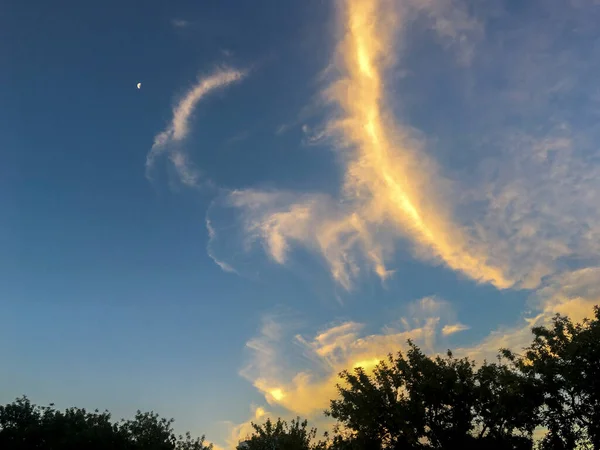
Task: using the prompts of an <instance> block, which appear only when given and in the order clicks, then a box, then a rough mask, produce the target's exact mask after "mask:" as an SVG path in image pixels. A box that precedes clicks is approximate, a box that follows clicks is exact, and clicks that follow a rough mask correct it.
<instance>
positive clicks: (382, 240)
mask: <svg viewBox="0 0 600 450" xmlns="http://www.w3.org/2000/svg"><path fill="white" fill-rule="evenodd" d="M432 5H437V3H436V2H432ZM432 11H437V9H435V8H434V9H432ZM432 14H433V12H432ZM399 15H400V14H399V12H398V11H396V10H395V9H394V4H393V2H390V1H386V0H347V1H345V2H344V3H343V7H342V8H341V9H340V11H339V17H340V19H341V22H342V24H343V29H344V30H345V31H344V32H343V33H342V38H341V40H340V42H339V45H338V50H337V52H336V56H335V59H334V64H333V66H334V67H335V68H337V70H338V73H339V76H338V78H337V79H336V81H334V82H333V83H332V84H331V85H330V86H329V87H328V88H327V89H326V90H325V92H324V93H323V96H324V98H325V99H326V101H327V102H328V103H329V104H331V105H332V106H333V109H334V114H333V118H332V119H331V120H330V121H329V122H328V125H327V126H326V127H325V129H326V132H327V135H328V136H329V138H330V139H331V142H333V143H334V144H335V146H336V148H337V149H338V150H339V153H340V156H341V159H342V160H343V165H344V173H345V175H344V184H343V187H342V189H341V196H340V198H339V199H334V198H332V197H328V196H325V195H320V194H314V195H300V194H298V195H297V196H296V198H294V195H293V194H292V193H279V194H276V193H272V192H271V193H266V192H259V191H256V190H249V191H235V192H233V193H232V194H231V198H230V199H229V200H228V201H227V202H225V206H228V207H232V206H233V207H236V208H239V209H241V210H242V211H243V213H244V214H245V215H246V217H247V219H246V220H245V221H244V224H245V226H246V232H247V234H248V235H249V236H250V238H251V239H259V240H262V241H263V242H264V247H265V250H266V251H267V253H268V254H269V255H270V256H271V258H272V259H273V260H274V261H275V262H277V263H280V264H283V263H285V262H286V259H287V255H288V253H289V251H290V248H291V244H292V243H296V244H301V245H304V246H306V247H308V248H310V249H312V250H313V251H315V252H317V253H318V254H320V255H321V256H322V257H324V258H325V260H326V261H327V263H328V265H329V268H330V272H331V275H332V277H333V278H334V280H336V281H337V282H338V283H339V284H340V285H341V286H342V287H344V288H345V289H351V288H352V284H353V279H354V278H356V277H357V276H358V274H359V272H360V271H361V270H360V269H361V265H366V266H367V267H369V269H370V270H372V271H374V272H375V273H376V274H377V275H378V276H379V277H380V278H381V279H385V278H386V277H387V276H389V274H390V273H391V272H390V270H388V269H387V267H386V259H387V257H388V256H389V253H390V249H391V248H392V247H393V245H391V244H393V242H394V241H395V240H397V238H398V237H399V236H403V237H406V238H408V239H409V240H410V241H411V242H412V243H413V244H414V246H415V252H416V254H417V255H418V256H419V257H421V258H423V259H427V260H429V261H433V262H435V263H443V264H445V265H447V266H448V267H450V268H451V269H453V270H456V271H459V272H461V273H463V274H465V275H466V276H468V277H470V278H472V279H474V280H476V281H478V282H489V283H492V284H494V285H495V286H497V287H499V288H507V287H510V286H512V285H513V283H514V281H513V280H512V279H510V278H507V277H506V276H505V274H504V272H503V270H502V269H500V268H498V267H496V266H494V265H493V264H492V263H490V262H489V260H488V257H487V254H486V251H485V248H484V247H483V246H480V245H476V244H475V243H474V242H472V240H471V239H470V238H469V236H468V234H466V233H465V232H464V230H463V229H462V228H461V226H460V225H459V224H457V223H455V221H454V220H453V219H452V215H451V211H450V210H449V208H448V207H447V206H446V205H447V199H446V198H445V197H444V196H441V195H440V192H443V191H444V190H445V189H446V188H447V182H446V181H444V180H443V179H442V177H441V176H440V175H439V173H438V170H437V168H436V167H435V164H434V163H433V162H432V161H431V160H430V159H429V158H427V156H426V155H425V153H424V152H423V149H422V148H421V147H420V145H419V144H418V142H417V141H416V139H414V138H413V137H412V136H411V133H410V132H409V131H408V129H405V128H403V127H400V126H398V125H397V124H396V123H395V121H394V119H393V117H392V114H391V112H390V109H389V107H388V105H387V104H386V97H387V93H386V90H385V82H384V78H385V74H386V72H387V71H388V70H389V69H390V68H391V67H392V66H393V64H394V59H395V58H394V55H395V54H396V49H395V48H394V43H395V41H396V39H395V38H396V35H397V34H398V29H401V28H402V27H401V25H402V24H401V19H402V17H399ZM436 24H438V26H439V28H440V29H441V30H442V31H443V33H442V34H443V35H449V36H454V37H456V36H459V35H460V33H459V31H457V30H461V29H462V28H464V27H462V28H461V27H458V28H452V27H451V26H450V25H451V24H450V23H447V24H445V25H443V26H442V24H441V22H440V21H439V20H437V21H436ZM436 29H437V28H436ZM438 31H439V30H438ZM258 197H261V198H263V199H265V198H267V197H270V198H271V199H273V202H271V203H268V202H256V201H255V200H256V198H258ZM283 197H285V198H288V199H290V203H289V204H282V202H281V198H283ZM359 259H360V260H361V261H362V264H361V262H359ZM365 261H366V263H365Z"/></svg>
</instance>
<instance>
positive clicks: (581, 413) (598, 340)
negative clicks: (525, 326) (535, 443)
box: [503, 306, 600, 450]
mask: <svg viewBox="0 0 600 450" xmlns="http://www.w3.org/2000/svg"><path fill="white" fill-rule="evenodd" d="M532 332H533V335H534V340H533V342H532V344H531V345H530V346H529V347H527V348H525V349H524V353H523V354H522V355H518V354H516V353H514V352H512V351H510V350H508V349H505V350H503V354H504V355H505V356H507V357H508V358H509V359H510V360H511V361H512V362H513V363H514V364H515V367H516V368H518V370H519V371H521V372H522V373H523V374H526V375H527V376H528V377H529V378H531V379H533V380H535V382H536V383H537V385H538V389H539V390H540V391H541V392H542V393H543V394H542V395H543V407H542V409H541V411H540V421H541V424H542V425H543V426H545V427H546V428H547V429H548V434H547V435H546V437H545V438H544V441H543V442H542V446H541V447H542V448H543V449H557V450H558V449H565V450H567V449H568V450H570V449H575V448H578V447H582V446H586V445H587V446H591V447H592V448H594V449H595V450H600V309H599V308H598V306H596V307H595V308H594V318H593V319H592V320H588V319H585V320H584V321H583V323H573V322H572V321H571V320H570V319H568V318H567V317H563V316H559V315H557V316H555V317H554V319H553V321H552V325H551V326H550V327H545V326H541V327H536V328H533V329H532Z"/></svg>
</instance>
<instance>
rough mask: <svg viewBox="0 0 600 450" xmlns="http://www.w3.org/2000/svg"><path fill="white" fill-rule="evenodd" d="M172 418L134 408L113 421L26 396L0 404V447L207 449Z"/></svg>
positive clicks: (9, 449)
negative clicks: (177, 430)
mask: <svg viewBox="0 0 600 450" xmlns="http://www.w3.org/2000/svg"><path fill="white" fill-rule="evenodd" d="M172 424H173V420H166V419H161V418H160V417H159V416H158V414H155V413H153V412H151V413H142V412H140V411H138V412H137V414H136V416H135V417H134V419H132V420H126V421H125V420H123V421H121V422H116V423H115V422H112V421H111V415H110V414H109V413H108V412H103V413H99V412H98V411H97V410H96V411H94V412H91V413H90V412H87V411H86V410H85V409H81V408H68V409H66V410H65V411H64V412H62V411H58V410H56V409H54V405H52V404H50V405H49V406H42V407H40V406H36V405H33V404H32V403H31V402H30V401H29V399H27V397H21V398H18V399H16V400H15V401H14V402H13V403H10V404H8V405H5V406H0V448H1V449H2V450H31V449H37V450H105V449H114V450H210V449H211V446H210V445H205V443H204V437H202V438H200V439H192V437H191V436H190V434H189V433H188V434H186V436H185V438H184V437H183V436H179V437H176V436H175V434H174V433H173V429H172Z"/></svg>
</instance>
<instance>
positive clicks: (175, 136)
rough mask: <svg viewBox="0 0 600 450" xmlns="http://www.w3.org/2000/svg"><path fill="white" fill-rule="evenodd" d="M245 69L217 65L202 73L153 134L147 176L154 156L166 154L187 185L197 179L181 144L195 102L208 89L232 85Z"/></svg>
mask: <svg viewBox="0 0 600 450" xmlns="http://www.w3.org/2000/svg"><path fill="white" fill-rule="evenodd" d="M245 75H246V73H245V72H244V71H240V70H234V69H218V70H216V71H215V72H213V73H212V74H210V75H208V76H205V77H202V78H200V79H199V80H198V82H197V83H196V84H195V85H194V86H192V87H191V88H190V89H189V90H188V91H187V92H186V93H185V94H184V95H183V97H182V98H181V99H180V100H179V102H178V103H177V105H176V106H175V107H174V108H173V118H172V119H171V123H170V124H169V125H168V126H167V128H166V129H165V130H164V131H162V132H160V133H158V134H157V135H156V136H155V137H154V144H153V145H152V149H151V150H150V152H149V153H148V155H147V156H146V177H148V178H151V173H152V170H153V169H154V166H155V163H156V159H157V158H158V157H160V156H163V155H165V154H166V155H167V156H168V158H169V161H170V162H171V164H172V165H173V167H174V168H175V171H176V173H177V176H178V178H179V180H180V181H181V182H182V183H183V184H184V185H185V186H187V187H195V186H197V185H198V183H199V182H200V178H201V172H200V171H199V170H198V169H197V168H196V166H195V165H194V163H193V162H192V161H191V160H190V157H189V155H188V153H187V152H186V151H185V149H184V148H183V147H182V142H184V141H185V139H186V138H187V136H188V134H189V132H190V120H191V118H192V115H193V113H194V110H195V109H196V107H197V105H198V103H199V102H200V101H201V100H203V99H204V98H205V97H206V96H207V95H209V94H210V93H212V92H214V91H216V90H218V89H222V88H224V87H226V86H229V85H231V84H232V83H234V82H237V81H240V80H241V79H243V78H244V76H245Z"/></svg>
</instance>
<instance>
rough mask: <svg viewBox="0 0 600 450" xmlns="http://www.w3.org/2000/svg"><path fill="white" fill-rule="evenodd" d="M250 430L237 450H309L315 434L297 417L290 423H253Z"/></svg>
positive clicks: (315, 431)
mask: <svg viewBox="0 0 600 450" xmlns="http://www.w3.org/2000/svg"><path fill="white" fill-rule="evenodd" d="M252 428H253V429H254V432H253V434H252V436H249V437H248V439H247V440H245V441H243V442H241V443H240V445H238V450H276V449H286V450H309V449H311V448H312V440H313V439H314V438H315V436H316V434H317V430H316V429H315V428H311V429H309V428H308V422H307V421H306V420H305V421H300V418H299V417H298V418H296V419H295V420H291V421H290V423H287V422H286V421H284V420H281V419H277V422H275V423H273V422H272V421H271V419H267V421H266V422H265V423H264V424H262V425H257V424H255V423H253V424H252Z"/></svg>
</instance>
